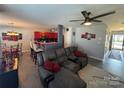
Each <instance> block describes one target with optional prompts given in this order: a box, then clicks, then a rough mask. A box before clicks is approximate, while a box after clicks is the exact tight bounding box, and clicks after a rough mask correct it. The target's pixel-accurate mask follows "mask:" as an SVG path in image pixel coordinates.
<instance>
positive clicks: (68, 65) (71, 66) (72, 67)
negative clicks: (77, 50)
mask: <svg viewBox="0 0 124 93" xmlns="http://www.w3.org/2000/svg"><path fill="white" fill-rule="evenodd" d="M62 65H63V67H65V68H67V69H69V70H70V71H72V72H74V73H77V72H78V71H79V70H80V66H79V65H78V64H76V63H73V62H72V61H69V60H68V61H66V62H64V63H63V64H62Z"/></svg>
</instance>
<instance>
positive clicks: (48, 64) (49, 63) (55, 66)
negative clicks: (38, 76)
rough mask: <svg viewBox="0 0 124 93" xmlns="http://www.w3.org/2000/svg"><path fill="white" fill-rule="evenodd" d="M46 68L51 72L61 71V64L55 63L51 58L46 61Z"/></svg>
mask: <svg viewBox="0 0 124 93" xmlns="http://www.w3.org/2000/svg"><path fill="white" fill-rule="evenodd" d="M44 68H45V69H46V70H48V71H51V72H58V71H60V66H59V65H58V64H56V63H54V62H53V61H50V60H47V61H45V63H44Z"/></svg>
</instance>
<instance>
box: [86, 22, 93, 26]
mask: <svg viewBox="0 0 124 93" xmlns="http://www.w3.org/2000/svg"><path fill="white" fill-rule="evenodd" d="M91 24H92V23H91V22H86V23H84V25H86V26H89V25H91Z"/></svg>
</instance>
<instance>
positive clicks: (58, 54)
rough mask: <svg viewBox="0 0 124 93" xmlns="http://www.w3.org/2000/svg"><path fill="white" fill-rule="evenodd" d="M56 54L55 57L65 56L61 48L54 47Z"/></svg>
mask: <svg viewBox="0 0 124 93" xmlns="http://www.w3.org/2000/svg"><path fill="white" fill-rule="evenodd" d="M56 55H57V57H62V56H66V54H65V50H64V49H63V48H60V49H56Z"/></svg>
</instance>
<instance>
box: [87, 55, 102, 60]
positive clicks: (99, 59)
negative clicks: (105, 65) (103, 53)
mask: <svg viewBox="0 0 124 93" xmlns="http://www.w3.org/2000/svg"><path fill="white" fill-rule="evenodd" d="M88 57H90V58H93V59H96V60H99V61H103V59H101V58H98V57H94V56H88Z"/></svg>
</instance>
